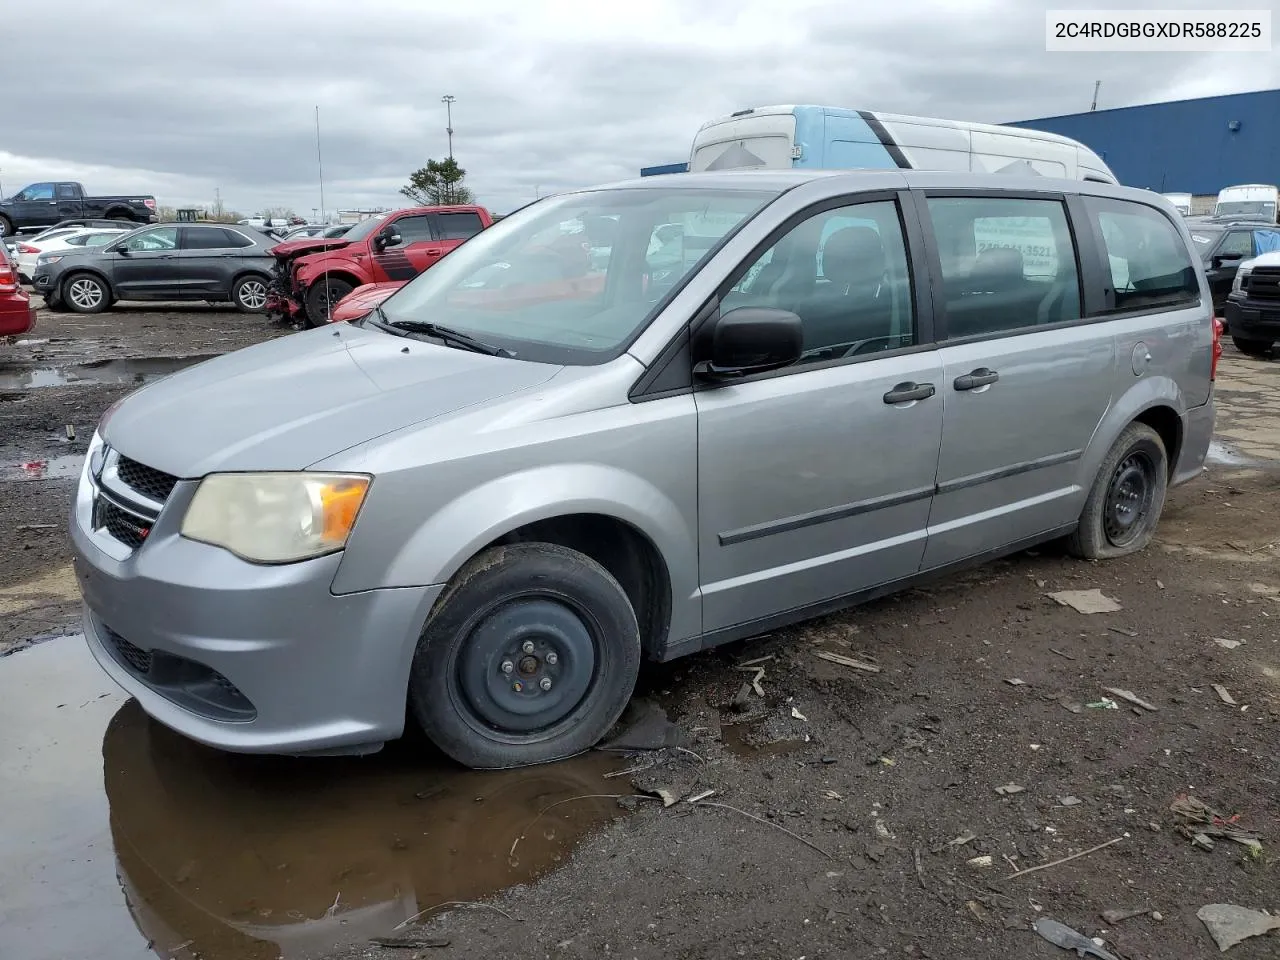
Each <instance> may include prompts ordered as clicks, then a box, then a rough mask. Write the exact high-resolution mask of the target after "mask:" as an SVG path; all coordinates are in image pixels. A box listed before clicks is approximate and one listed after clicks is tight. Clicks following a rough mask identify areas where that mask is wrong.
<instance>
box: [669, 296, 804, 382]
mask: <svg viewBox="0 0 1280 960" xmlns="http://www.w3.org/2000/svg"><path fill="white" fill-rule="evenodd" d="M803 344H804V333H803V330H802V328H801V324H800V318H799V317H798V316H796V315H795V314H794V313H792V312H791V311H790V310H778V309H775V308H773V307H738V308H737V309H736V310H730V311H729V312H728V313H725V314H722V315H721V316H720V318H719V319H718V320H717V321H716V324H715V327H714V328H713V329H712V331H711V359H710V360H708V361H703V362H702V363H700V364H698V366H697V367H696V368H695V371H694V372H695V373H697V374H698V375H699V376H700V377H704V378H707V379H712V380H719V379H725V378H729V377H741V376H745V375H747V374H750V373H763V372H765V371H767V370H777V369H778V368H780V367H785V366H789V365H790V364H793V363H795V362H796V361H797V360H799V359H800V354H801V351H802V349H803Z"/></svg>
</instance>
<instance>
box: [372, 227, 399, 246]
mask: <svg viewBox="0 0 1280 960" xmlns="http://www.w3.org/2000/svg"><path fill="white" fill-rule="evenodd" d="M378 240H379V243H378V246H380V247H382V248H384V249H385V248H387V247H398V246H400V244H401V243H403V242H404V238H402V237H401V236H400V234H398V233H396V232H395V230H384V231H383V232H382V233H380V234H378Z"/></svg>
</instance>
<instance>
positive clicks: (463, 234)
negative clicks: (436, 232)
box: [438, 213, 484, 240]
mask: <svg viewBox="0 0 1280 960" xmlns="http://www.w3.org/2000/svg"><path fill="white" fill-rule="evenodd" d="M438 216H439V221H440V237H441V239H444V240H466V239H469V238H470V237H474V236H475V235H476V234H477V233H479V232H480V231H481V230H483V229H484V224H483V223H481V222H480V214H478V213H441V214H439V215H438Z"/></svg>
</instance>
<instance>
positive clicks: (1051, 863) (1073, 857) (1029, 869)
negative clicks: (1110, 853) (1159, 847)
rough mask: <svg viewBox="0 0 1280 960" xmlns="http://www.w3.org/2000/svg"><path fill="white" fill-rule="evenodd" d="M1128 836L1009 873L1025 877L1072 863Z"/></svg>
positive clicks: (1011, 875) (1013, 875) (1012, 875)
mask: <svg viewBox="0 0 1280 960" xmlns="http://www.w3.org/2000/svg"><path fill="white" fill-rule="evenodd" d="M1127 836H1129V835H1128V834H1127V833H1126V834H1125V835H1124V836H1121V837H1116V838H1114V839H1112V840H1108V841H1106V842H1105V843H1100V844H1098V845H1097V846H1094V847H1090V848H1089V849H1088V850H1081V851H1080V852H1079V853H1073V854H1071V855H1070V856H1067V857H1059V858H1058V859H1057V860H1050V861H1049V862H1048V863H1042V864H1040V865H1039V866H1035V867H1027V868H1026V869H1025V870H1018V869H1017V868H1016V867H1015V869H1014V871H1013V873H1011V874H1009V877H1010V878H1012V877H1025V876H1026V875H1027V874H1029V873H1039V872H1040V871H1041V870H1048V869H1049V868H1050V867H1057V866H1061V865H1062V864H1064V863H1070V862H1071V861H1072V860H1079V859H1080V858H1081V857H1087V856H1089V854H1091V853H1097V852H1098V851H1099V850H1105V849H1106V848H1107V847H1109V846H1111V845H1112V844H1115V843H1119V842H1120V841H1121V840H1123V839H1124V838H1125V837H1127Z"/></svg>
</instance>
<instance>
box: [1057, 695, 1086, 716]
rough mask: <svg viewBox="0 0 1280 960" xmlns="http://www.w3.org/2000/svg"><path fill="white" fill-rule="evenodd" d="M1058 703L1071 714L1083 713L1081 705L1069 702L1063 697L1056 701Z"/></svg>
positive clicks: (1082, 705) (1072, 701)
mask: <svg viewBox="0 0 1280 960" xmlns="http://www.w3.org/2000/svg"><path fill="white" fill-rule="evenodd" d="M1058 703H1060V704H1062V707H1063V709H1064V710H1070V711H1071V712H1072V713H1084V704H1083V703H1076V702H1075V701H1074V700H1069V699H1067V698H1066V697H1063V698H1062V699H1061V700H1059V701H1058Z"/></svg>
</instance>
